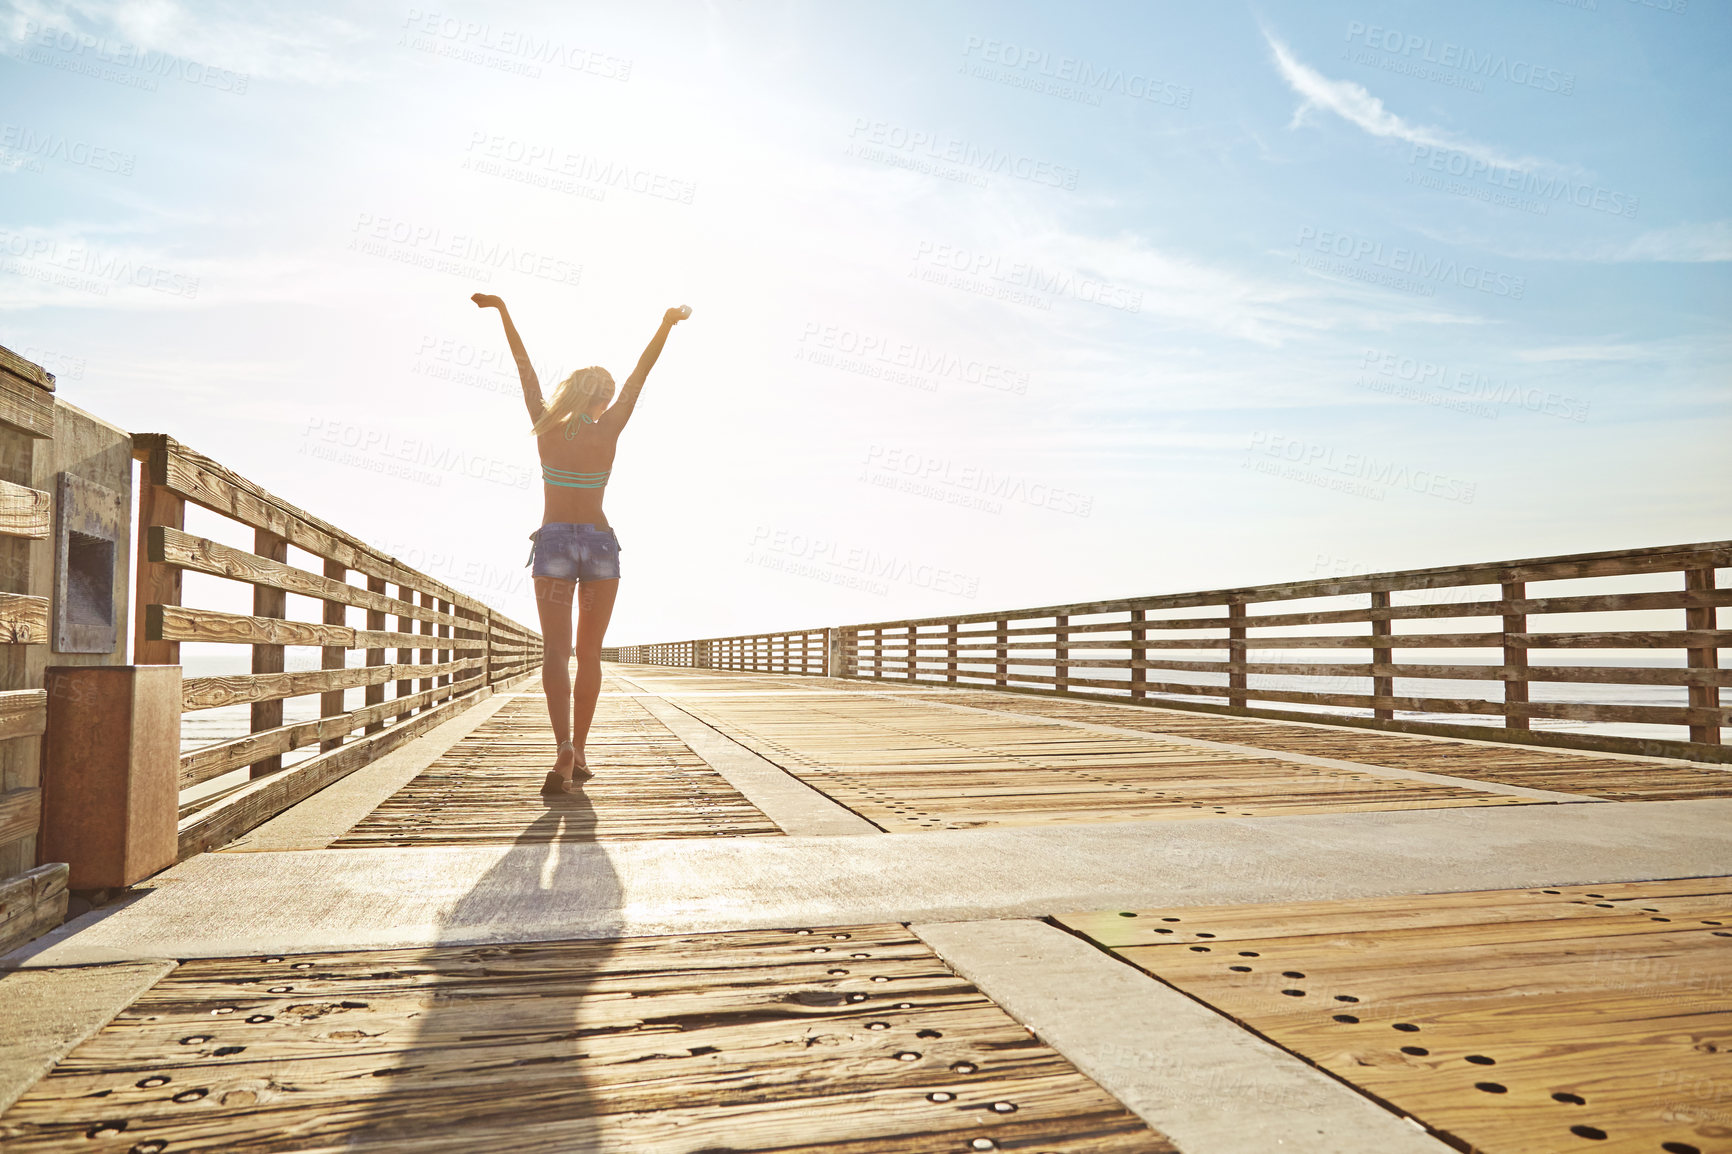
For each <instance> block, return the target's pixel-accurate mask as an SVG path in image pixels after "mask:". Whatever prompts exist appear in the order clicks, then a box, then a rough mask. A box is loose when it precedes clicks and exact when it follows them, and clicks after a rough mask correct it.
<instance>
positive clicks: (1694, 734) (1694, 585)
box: [1684, 566, 1720, 745]
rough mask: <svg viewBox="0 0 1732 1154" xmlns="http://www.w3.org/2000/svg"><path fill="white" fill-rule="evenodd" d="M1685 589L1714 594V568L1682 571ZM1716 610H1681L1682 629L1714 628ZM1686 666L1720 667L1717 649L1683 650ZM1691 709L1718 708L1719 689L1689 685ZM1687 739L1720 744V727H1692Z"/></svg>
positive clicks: (1691, 608)
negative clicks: (1682, 615) (1682, 614)
mask: <svg viewBox="0 0 1732 1154" xmlns="http://www.w3.org/2000/svg"><path fill="white" fill-rule="evenodd" d="M1684 589H1685V590H1686V591H1687V592H1690V593H1711V592H1713V591H1714V569H1713V566H1707V567H1704V568H1699V569H1686V570H1684ZM1717 614H1718V610H1717V609H1716V608H1715V607H1714V606H1712V605H1703V606H1699V607H1697V606H1692V607H1690V608H1687V609H1685V610H1684V628H1686V629H1690V630H1703V629H1716V628H1718V626H1717V625H1716V624H1715V619H1716V617H1717ZM1684 656H1685V664H1686V665H1688V666H1689V667H1690V668H1691V669H1718V668H1720V650H1719V649H1717V648H1703V649H1687V650H1685V655H1684ZM1690 708H1692V709H1719V708H1720V687H1719V686H1718V685H1692V686H1690ZM1690 740H1691V741H1694V742H1696V743H1698V744H1700V745H1719V744H1720V726H1719V725H1718V724H1717V723H1713V724H1707V725H1692V726H1691V727H1690Z"/></svg>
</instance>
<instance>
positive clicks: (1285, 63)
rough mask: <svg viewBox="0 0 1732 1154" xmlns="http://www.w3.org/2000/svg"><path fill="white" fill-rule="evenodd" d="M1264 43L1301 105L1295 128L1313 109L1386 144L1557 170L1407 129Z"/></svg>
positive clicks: (1369, 101) (1417, 127)
mask: <svg viewBox="0 0 1732 1154" xmlns="http://www.w3.org/2000/svg"><path fill="white" fill-rule="evenodd" d="M1263 37H1264V39H1266V40H1267V41H1268V42H1269V48H1270V50H1271V51H1272V52H1273V53H1274V54H1275V66H1276V68H1278V69H1280V72H1281V78H1282V79H1283V80H1285V81H1286V82H1287V85H1288V87H1290V88H1292V89H1293V91H1294V92H1295V93H1297V94H1298V95H1299V97H1300V99H1301V101H1302V103H1301V104H1300V105H1299V107H1298V108H1296V109H1294V111H1293V124H1294V125H1295V126H1297V125H1300V124H1303V123H1305V116H1306V113H1308V112H1310V111H1311V110H1313V109H1322V110H1323V111H1325V112H1333V113H1334V114H1335V115H1337V116H1339V117H1341V119H1343V120H1345V121H1347V122H1348V123H1349V124H1352V125H1355V126H1356V127H1358V128H1361V129H1364V130H1365V131H1366V132H1368V133H1370V134H1371V135H1372V136H1380V137H1383V138H1385V139H1388V140H1403V141H1406V142H1407V143H1409V144H1419V145H1426V146H1428V147H1431V148H1448V149H1453V150H1454V151H1456V152H1460V153H1464V154H1465V155H1467V156H1471V157H1473V158H1474V159H1475V160H1482V161H1484V162H1485V163H1487V164H1492V165H1498V166H1500V167H1504V168H1519V169H1523V170H1527V171H1533V170H1535V169H1541V170H1544V169H1554V168H1556V167H1557V166H1556V165H1554V164H1552V163H1551V162H1550V161H1546V160H1540V159H1537V158H1535V157H1531V156H1510V155H1507V154H1506V153H1504V152H1501V151H1500V150H1498V149H1496V148H1493V147H1491V146H1490V145H1486V144H1480V143H1478V142H1477V141H1474V140H1470V139H1468V138H1466V137H1464V136H1461V135H1459V134H1458V133H1453V132H1445V131H1444V130H1442V129H1439V128H1431V127H1429V126H1427V125H1424V124H1413V123H1411V122H1409V121H1407V120H1403V119H1402V118H1401V117H1399V116H1397V115H1396V114H1395V113H1393V112H1391V111H1389V109H1387V108H1385V107H1384V106H1383V101H1381V100H1379V99H1378V98H1377V97H1375V96H1373V95H1371V93H1370V92H1369V91H1367V90H1366V88H1365V87H1364V85H1360V84H1355V83H1353V82H1352V81H1351V80H1331V79H1330V78H1329V77H1327V76H1325V75H1323V74H1322V73H1321V72H1318V71H1317V70H1316V69H1315V68H1312V67H1311V66H1310V65H1308V64H1305V63H1304V62H1303V61H1300V60H1299V59H1297V58H1296V57H1294V55H1293V53H1292V52H1290V51H1289V50H1288V48H1287V46H1286V45H1285V44H1283V43H1281V41H1279V40H1277V39H1275V37H1273V36H1271V35H1270V34H1269V33H1268V32H1266V31H1265V32H1264V33H1263Z"/></svg>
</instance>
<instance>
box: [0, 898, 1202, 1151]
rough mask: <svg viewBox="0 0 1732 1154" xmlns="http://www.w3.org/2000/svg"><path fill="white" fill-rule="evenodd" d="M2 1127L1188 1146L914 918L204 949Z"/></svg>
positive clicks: (261, 1145)
mask: <svg viewBox="0 0 1732 1154" xmlns="http://www.w3.org/2000/svg"><path fill="white" fill-rule="evenodd" d="M189 1039H190V1040H189ZM995 1104H1000V1105H997V1106H996V1108H995ZM122 1120H124V1121H125V1127H124V1129H119V1128H118V1127H117V1128H116V1129H117V1132H116V1133H114V1134H113V1135H112V1136H110V1137H109V1138H108V1141H107V1142H106V1143H103V1144H100V1145H99V1144H97V1143H95V1142H93V1141H91V1140H90V1139H88V1138H86V1137H85V1135H86V1133H87V1132H90V1131H92V1130H98V1129H99V1128H100V1126H101V1125H102V1124H103V1123H104V1122H110V1123H119V1122H120V1121H122ZM0 1138H3V1139H4V1141H5V1143H6V1146H7V1149H8V1151H17V1152H18V1154H31V1152H35V1151H47V1150H62V1149H66V1148H68V1146H69V1144H70V1145H73V1146H76V1147H77V1148H80V1149H83V1148H90V1149H93V1150H104V1149H108V1148H113V1149H116V1150H124V1149H127V1148H128V1147H129V1146H130V1145H131V1144H134V1143H152V1144H154V1143H158V1142H160V1143H163V1144H164V1148H166V1150H168V1151H217V1150H221V1151H237V1152H253V1151H267V1150H281V1149H286V1148H293V1149H297V1150H339V1149H342V1150H362V1151H384V1150H402V1149H406V1148H413V1149H416V1150H428V1151H435V1152H438V1154H445V1152H450V1151H457V1150H468V1151H473V1150H507V1149H509V1150H520V1151H529V1152H534V1154H541V1152H552V1151H581V1150H618V1151H632V1152H633V1154H639V1152H641V1154H675V1152H691V1151H698V1150H711V1151H721V1150H732V1151H747V1150H765V1151H767V1150H779V1151H789V1152H794V1151H799V1152H805V1154H820V1152H822V1154H867V1152H869V1151H870V1152H884V1154H931V1152H933V1151H950V1150H956V1151H969V1150H976V1149H983V1148H984V1149H997V1150H1023V1151H1030V1152H1038V1151H1051V1152H1053V1154H1170V1152H1171V1151H1172V1150H1173V1147H1172V1145H1171V1143H1169V1142H1168V1141H1166V1140H1165V1139H1164V1138H1163V1137H1162V1136H1161V1135H1159V1134H1156V1133H1154V1132H1153V1131H1151V1130H1149V1129H1148V1128H1147V1127H1146V1126H1145V1125H1144V1124H1143V1123H1142V1122H1141V1121H1139V1120H1138V1119H1137V1118H1136V1117H1135V1116H1134V1115H1132V1114H1131V1113H1130V1112H1129V1111H1127V1110H1125V1109H1124V1108H1123V1107H1122V1106H1120V1105H1119V1104H1118V1103H1117V1102H1116V1101H1114V1100H1113V1099H1112V1098H1111V1097H1110V1096H1109V1095H1107V1094H1106V1093H1105V1092H1104V1091H1102V1090H1101V1089H1100V1088H1099V1087H1098V1086H1096V1085H1095V1084H1094V1083H1092V1082H1091V1081H1089V1080H1088V1079H1087V1078H1085V1077H1083V1076H1082V1075H1081V1074H1079V1073H1077V1071H1076V1070H1075V1068H1074V1067H1072V1066H1071V1065H1070V1064H1069V1063H1068V1062H1066V1061H1065V1060H1064V1059H1063V1058H1062V1057H1060V1056H1059V1055H1058V1054H1057V1053H1055V1052H1054V1051H1053V1050H1052V1049H1051V1048H1050V1047H1048V1046H1047V1045H1045V1044H1044V1043H1042V1042H1041V1041H1039V1040H1038V1039H1036V1038H1035V1037H1034V1036H1033V1035H1032V1034H1030V1033H1029V1031H1027V1030H1026V1029H1024V1028H1023V1027H1022V1026H1021V1025H1019V1024H1018V1023H1017V1022H1016V1021H1015V1020H1013V1019H1012V1018H1011V1017H1010V1016H1009V1015H1007V1014H1006V1013H1005V1012H1004V1011H1003V1010H1000V1009H999V1008H998V1007H997V1006H995V1005H993V1004H992V1002H991V1001H989V1000H988V999H987V998H986V997H984V996H983V995H982V994H980V992H979V991H978V990H976V989H975V988H974V987H972V986H971V985H969V984H968V983H967V982H965V981H963V980H962V979H960V978H958V977H956V976H955V975H954V974H952V973H951V972H950V971H949V969H948V968H946V967H945V966H944V964H943V963H942V962H941V961H939V959H938V958H937V957H935V956H934V955H933V954H932V952H931V951H930V950H929V949H928V948H927V947H926V946H925V945H924V944H923V943H921V942H920V941H919V940H918V939H916V938H914V937H913V935H911V934H910V933H909V932H908V931H907V930H906V929H904V928H903V927H901V926H840V927H834V928H831V927H824V928H815V929H806V928H801V929H786V930H768V931H752V932H746V933H732V934H708V935H689V936H681V937H652V938H631V939H624V940H620V941H587V942H553V943H536V944H528V945H512V946H489V947H482V948H472V949H461V948H443V949H433V950H395V951H380V952H372V953H353V954H324V955H307V956H296V955H288V956H283V957H274V956H273V957H267V958H262V959H261V958H233V959H218V960H212V961H193V962H187V963H184V964H182V965H181V966H180V967H179V968H177V969H176V970H175V971H174V972H173V973H171V974H170V975H169V976H168V977H167V978H165V979H163V980H162V981H161V982H159V983H158V984H157V985H156V986H155V987H153V988H152V989H151V990H150V991H149V992H148V993H146V994H145V995H144V996H143V997H141V998H140V999H139V1000H138V1001H137V1002H136V1003H135V1004H134V1005H133V1006H132V1007H130V1008H129V1009H128V1010H126V1011H125V1012H123V1013H122V1014H121V1015H119V1016H118V1017H117V1018H116V1019H115V1021H114V1022H113V1023H111V1024H110V1025H109V1026H108V1027H106V1028H105V1029H104V1030H102V1031H101V1032H100V1033H98V1034H97V1035H95V1036H94V1037H92V1038H91V1039H89V1040H88V1041H86V1042H85V1043H83V1044H82V1045H80V1046H79V1047H78V1048H76V1049H75V1050H73V1052H72V1053H71V1054H69V1055H68V1056H67V1057H66V1058H65V1059H64V1060H62V1061H61V1062H60V1063H59V1064H58V1065H57V1066H56V1067H55V1070H54V1071H53V1073H52V1074H51V1075H50V1076H49V1077H47V1078H45V1079H43V1080H42V1082H40V1083H38V1084H37V1085H36V1086H35V1087H34V1088H33V1089H31V1090H30V1091H29V1092H28V1093H26V1094H25V1096H24V1097H23V1098H22V1099H20V1101H19V1102H18V1104H17V1105H16V1106H14V1107H13V1108H12V1110H10V1111H8V1113H7V1114H6V1115H5V1118H4V1120H3V1121H0ZM977 1139H979V1140H982V1141H984V1142H987V1143H989V1145H986V1146H984V1147H982V1146H978V1145H976V1144H975V1143H976V1140H977ZM123 1143H124V1144H123ZM149 1148H151V1149H157V1147H155V1146H154V1145H152V1146H150V1147H149Z"/></svg>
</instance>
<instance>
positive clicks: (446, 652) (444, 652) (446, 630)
mask: <svg viewBox="0 0 1732 1154" xmlns="http://www.w3.org/2000/svg"><path fill="white" fill-rule="evenodd" d="M451 609H452V606H451V602H449V601H447V600H445V598H443V597H441V598H439V612H441V613H450V612H451ZM439 636H441V637H445V638H449V637H451V626H449V625H445V624H441V625H440V626H439ZM453 656H454V651H453V650H452V649H450V648H445V649H441V650H440V651H439V664H441V665H443V664H445V663H446V662H447V661H450V660H451V658H452V657H453ZM439 684H440V685H450V684H451V675H450V674H449V673H441V674H440V675H439Z"/></svg>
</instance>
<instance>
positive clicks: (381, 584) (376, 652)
mask: <svg viewBox="0 0 1732 1154" xmlns="http://www.w3.org/2000/svg"><path fill="white" fill-rule="evenodd" d="M367 588H368V589H369V590H371V591H372V592H374V593H383V592H385V579H384V578H383V577H369V578H367ZM367 628H368V629H377V630H380V631H383V630H384V629H385V611H384V610H383V609H369V610H367ZM367 664H368V666H370V667H371V666H377V665H383V664H385V651H384V650H383V649H369V650H367ZM384 700H385V683H384V682H383V681H380V682H376V683H374V684H372V685H369V686H367V704H368V705H380V704H383V702H384ZM384 728H385V719H384V718H380V719H379V720H378V721H374V722H369V723H368V725H367V730H366V731H367V732H368V733H377V732H378V731H379V730H381V729H384Z"/></svg>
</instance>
